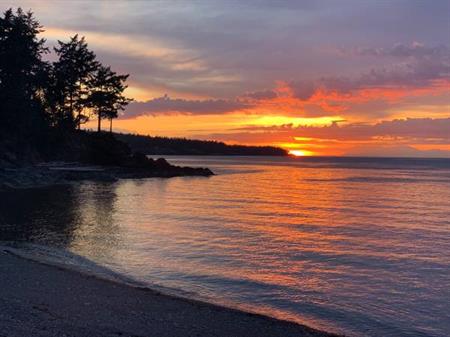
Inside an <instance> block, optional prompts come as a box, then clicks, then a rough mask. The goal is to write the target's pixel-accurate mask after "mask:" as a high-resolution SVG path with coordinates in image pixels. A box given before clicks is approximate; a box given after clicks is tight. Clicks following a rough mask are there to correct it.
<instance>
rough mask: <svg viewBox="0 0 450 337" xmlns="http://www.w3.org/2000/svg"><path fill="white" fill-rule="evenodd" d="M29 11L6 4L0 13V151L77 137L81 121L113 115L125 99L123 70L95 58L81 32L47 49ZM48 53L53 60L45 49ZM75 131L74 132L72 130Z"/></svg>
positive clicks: (35, 148) (42, 147)
mask: <svg viewBox="0 0 450 337" xmlns="http://www.w3.org/2000/svg"><path fill="white" fill-rule="evenodd" d="M41 32H43V28H42V26H41V25H40V23H39V22H38V21H37V20H36V19H35V18H34V16H33V14H32V13H31V12H24V11H23V10H22V9H20V8H19V9H17V10H15V11H14V10H12V9H9V10H7V11H6V12H4V14H3V16H2V17H0V151H1V152H4V151H8V148H9V149H11V148H13V149H14V150H15V151H16V152H17V153H20V154H21V155H22V156H24V155H25V156H26V155H30V153H36V152H37V153H39V151H41V152H49V149H51V148H54V147H57V146H56V145H57V143H61V142H66V143H67V142H74V140H76V139H80V136H79V135H80V134H81V133H82V132H81V131H78V130H80V128H81V125H82V124H84V123H86V122H87V121H89V120H90V119H91V118H96V119H97V120H98V127H97V129H98V131H101V122H102V120H104V119H106V120H109V130H110V131H111V130H112V120H113V119H114V118H116V117H118V112H119V111H120V110H123V109H124V107H125V106H126V105H127V104H128V103H129V102H130V101H131V100H130V99H128V98H126V97H125V96H124V95H123V92H124V90H125V88H126V84H125V81H126V79H127V78H128V75H119V74H117V73H115V72H114V71H113V70H111V68H110V67H108V66H105V65H103V64H101V63H100V62H99V61H98V60H97V58H96V55H95V54H94V52H93V51H91V50H89V48H88V45H87V43H86V41H85V39H84V37H79V36H78V35H75V36H73V37H70V38H68V40H67V41H58V43H57V45H56V46H55V47H54V48H52V50H51V49H50V48H49V47H48V46H46V41H45V40H44V39H42V38H39V36H38V35H39V34H40V33H41ZM50 53H53V57H52V59H54V61H53V62H50V61H48V60H47V59H48V57H47V56H48V54H50ZM74 135H75V136H74Z"/></svg>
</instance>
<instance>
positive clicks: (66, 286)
mask: <svg viewBox="0 0 450 337" xmlns="http://www.w3.org/2000/svg"><path fill="white" fill-rule="evenodd" d="M0 284H2V287H0V327H1V328H2V330H3V331H8V334H7V335H6V336H8V337H9V336H11V337H15V336H22V335H23V334H24V333H26V335H33V336H43V337H47V336H59V335H63V334H64V335H65V336H74V337H75V336H77V337H78V336H93V335H95V336H173V337H178V336H180V337H181V336H218V337H221V336H223V337H228V336H243V337H244V336H245V337H247V336H248V337H251V336H255V337H263V336H280V337H281V336H283V337H288V336H298V337H302V336H305V337H307V336H308V337H333V336H338V335H335V334H332V333H328V332H324V331H319V330H316V329H313V328H310V327H307V326H304V325H301V324H297V323H294V322H289V321H284V320H279V319H276V318H272V317H269V316H265V315H262V314H256V313H251V312H246V311H242V310H239V309H234V308H228V307H225V306H221V305H216V304H211V303H208V302H204V301H201V300H196V299H190V298H185V297H180V296H176V295H171V294H165V293H163V292H161V291H159V290H156V289H151V288H148V287H144V286H142V287H140V286H139V285H136V286H134V285H131V284H127V283H124V282H120V281H117V280H114V279H108V278H104V277H101V276H98V275H95V274H91V273H84V272H83V271H81V270H78V269H75V268H70V267H69V266H64V265H62V264H53V263H51V262H46V261H41V260H39V259H33V258H32V257H27V256H23V255H21V254H18V253H16V252H14V249H10V248H9V247H4V246H1V247H0Z"/></svg>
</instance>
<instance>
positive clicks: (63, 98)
mask: <svg viewBox="0 0 450 337" xmlns="http://www.w3.org/2000/svg"><path fill="white" fill-rule="evenodd" d="M55 52H56V54H57V55H58V57H59V60H58V61H56V62H55V63H54V64H53V66H54V86H55V89H56V93H59V94H60V97H56V100H57V101H59V104H60V106H59V108H58V112H59V114H60V118H59V119H60V120H61V121H64V123H65V124H66V125H67V126H69V127H72V128H78V129H80V126H81V124H83V123H85V122H87V121H88V119H89V116H88V115H87V114H85V108H86V99H87V97H88V95H89V92H88V85H89V81H90V80H91V79H92V77H93V74H94V72H95V71H96V69H97V68H98V67H99V63H98V62H97V61H96V56H95V54H94V52H92V51H90V50H89V49H88V45H87V43H86V41H85V39H84V37H82V38H79V37H78V34H77V35H75V36H73V37H72V38H70V41H69V42H66V43H65V42H61V41H58V47H55Z"/></svg>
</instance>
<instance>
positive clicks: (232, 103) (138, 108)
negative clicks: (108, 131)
mask: <svg viewBox="0 0 450 337" xmlns="http://www.w3.org/2000/svg"><path fill="white" fill-rule="evenodd" d="M250 107H251V105H250V104H249V103H247V102H243V101H239V100H225V99H207V100H188V99H182V98H175V99H173V98H170V97H169V96H167V95H165V96H162V97H157V98H153V99H151V100H148V101H146V102H133V103H131V104H130V105H129V106H128V108H127V109H126V112H125V114H124V115H123V116H122V117H121V118H122V119H127V118H134V117H137V116H143V115H153V116H156V115H164V114H166V115H167V114H185V115H213V114H226V113H230V112H235V111H240V110H245V109H248V108H250Z"/></svg>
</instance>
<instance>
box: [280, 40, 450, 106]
mask: <svg viewBox="0 0 450 337" xmlns="http://www.w3.org/2000/svg"><path fill="white" fill-rule="evenodd" d="M364 53H370V54H371V55H382V54H384V55H395V56H399V55H402V56H403V57H408V58H410V59H409V60H408V61H407V62H400V63H397V64H393V65H391V66H389V67H388V66H386V67H380V68H373V69H371V70H370V71H368V72H365V73H362V74H361V75H359V76H356V77H348V76H330V77H321V78H318V79H316V80H309V81H308V80H306V81H305V80H303V81H291V82H289V83H288V85H289V86H290V87H291V89H292V92H293V94H294V96H295V97H296V98H298V99H301V100H309V99H310V98H311V97H312V96H313V95H314V94H315V93H316V92H317V91H320V90H321V91H323V92H327V93H329V92H337V93H341V94H351V93H355V92H357V91H360V90H365V89H379V88H383V89H396V88H418V87H426V86H430V85H432V82H433V81H439V80H443V81H448V80H449V76H450V51H449V49H448V48H445V47H442V46H440V47H435V48H426V47H424V46H422V45H420V46H417V45H412V46H404V45H397V46H395V47H393V48H392V49H389V50H384V49H365V50H364Z"/></svg>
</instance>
